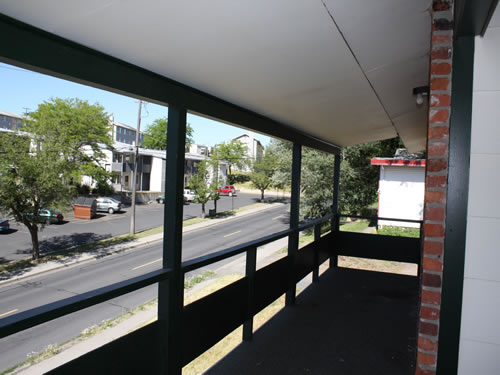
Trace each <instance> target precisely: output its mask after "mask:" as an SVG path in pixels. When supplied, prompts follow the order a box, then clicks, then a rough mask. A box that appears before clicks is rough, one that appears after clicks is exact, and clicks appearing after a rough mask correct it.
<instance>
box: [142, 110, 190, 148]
mask: <svg viewBox="0 0 500 375" xmlns="http://www.w3.org/2000/svg"><path fill="white" fill-rule="evenodd" d="M167 127H168V119H167V118H166V117H162V118H159V119H156V120H154V121H153V123H152V124H151V125H149V126H148V128H147V129H146V131H145V132H144V133H145V135H144V140H143V141H142V145H141V146H142V147H144V148H149V149H152V150H166V149H167ZM193 133H194V131H193V128H192V127H191V125H189V124H187V125H186V150H189V146H191V145H192V144H193V143H194V140H193Z"/></svg>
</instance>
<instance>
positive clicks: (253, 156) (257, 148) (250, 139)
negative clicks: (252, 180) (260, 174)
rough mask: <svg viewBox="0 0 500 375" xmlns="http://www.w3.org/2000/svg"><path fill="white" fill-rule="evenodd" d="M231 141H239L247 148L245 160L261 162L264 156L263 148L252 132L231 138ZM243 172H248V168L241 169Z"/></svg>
mask: <svg viewBox="0 0 500 375" xmlns="http://www.w3.org/2000/svg"><path fill="white" fill-rule="evenodd" d="M233 141H240V142H241V143H243V145H245V146H246V148H247V155H246V156H247V158H248V159H249V160H250V161H251V162H252V163H253V162H256V161H257V162H259V161H261V160H262V157H263V156H264V146H262V143H260V141H259V140H258V139H256V138H255V137H254V135H253V132H249V133H248V134H242V135H240V136H238V137H236V138H233ZM242 169H243V170H245V171H247V172H248V171H250V166H249V165H247V166H245V167H244V168H242Z"/></svg>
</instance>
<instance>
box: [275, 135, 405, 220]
mask: <svg viewBox="0 0 500 375" xmlns="http://www.w3.org/2000/svg"><path fill="white" fill-rule="evenodd" d="M272 144H273V147H274V155H275V157H276V159H277V165H278V167H277V169H276V172H275V174H274V176H273V180H276V181H277V183H279V184H286V185H288V186H289V185H290V181H291V167H290V166H291V164H292V152H291V151H292V144H290V143H287V142H284V141H279V140H273V142H272ZM399 147H402V143H401V141H400V140H399V138H393V139H388V140H384V141H379V142H370V143H366V144H361V145H356V146H350V147H345V148H344V149H343V150H342V154H343V159H342V163H341V172H340V184H339V185H340V187H339V189H340V194H339V209H340V212H342V213H352V214H355V213H358V212H360V211H361V210H362V209H364V208H366V207H368V206H369V205H370V204H372V203H373V202H375V201H376V199H377V188H378V169H377V168H374V167H373V166H372V165H371V163H370V159H371V158H373V157H392V156H393V155H394V152H395V151H396V149H397V148H399ZM333 169H334V156H333V155H331V154H325V153H323V152H321V151H317V150H313V149H309V148H307V147H304V148H303V151H302V168H301V175H302V176H301V192H302V197H301V209H300V212H301V219H306V220H307V219H313V218H317V217H321V216H324V215H326V214H328V213H330V212H331V204H332V199H333Z"/></svg>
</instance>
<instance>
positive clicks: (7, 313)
mask: <svg viewBox="0 0 500 375" xmlns="http://www.w3.org/2000/svg"><path fill="white" fill-rule="evenodd" d="M16 311H17V309H14V310H10V311H7V312H4V313H3V314H0V318H1V317H3V316H6V315H9V314H12V313H15V312H16Z"/></svg>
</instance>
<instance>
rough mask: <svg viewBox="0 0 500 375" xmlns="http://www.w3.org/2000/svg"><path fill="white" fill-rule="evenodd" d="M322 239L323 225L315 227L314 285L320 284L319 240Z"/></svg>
mask: <svg viewBox="0 0 500 375" xmlns="http://www.w3.org/2000/svg"><path fill="white" fill-rule="evenodd" d="M320 238H321V224H316V225H315V226H314V243H315V244H314V246H315V248H314V268H313V283H319V239H320Z"/></svg>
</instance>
